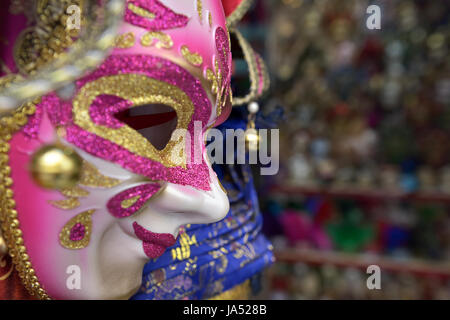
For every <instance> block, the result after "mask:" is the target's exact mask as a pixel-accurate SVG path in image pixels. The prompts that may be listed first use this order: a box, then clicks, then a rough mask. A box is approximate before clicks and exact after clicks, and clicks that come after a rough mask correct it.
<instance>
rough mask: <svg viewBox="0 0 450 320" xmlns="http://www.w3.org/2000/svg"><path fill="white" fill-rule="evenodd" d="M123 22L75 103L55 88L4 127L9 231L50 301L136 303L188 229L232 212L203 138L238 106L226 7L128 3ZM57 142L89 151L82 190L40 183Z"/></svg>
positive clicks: (212, 0) (21, 261) (215, 0)
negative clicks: (145, 274) (154, 267)
mask: <svg viewBox="0 0 450 320" xmlns="http://www.w3.org/2000/svg"><path fill="white" fill-rule="evenodd" d="M123 19H124V20H123V24H122V26H121V28H120V33H119V35H118V36H117V39H116V45H115V48H114V50H113V52H112V53H111V54H110V55H109V56H108V57H107V58H106V60H105V61H104V62H103V63H102V64H101V65H100V66H99V67H98V68H96V69H95V70H94V71H93V72H90V73H89V74H88V75H86V76H84V77H83V78H81V79H78V80H77V81H76V82H75V83H74V86H73V88H70V89H71V93H70V95H69V96H70V97H69V98H67V97H66V98H61V97H60V95H61V94H58V93H56V92H52V93H50V94H47V95H45V96H43V97H41V98H40V99H38V100H37V101H35V102H34V103H29V104H27V105H26V106H25V107H24V108H22V109H21V110H20V111H18V112H17V113H16V114H15V115H14V117H16V118H17V119H19V118H21V117H22V118H23V120H22V124H23V126H20V127H18V128H13V127H10V132H6V131H5V130H6V129H5V130H4V131H3V132H2V141H3V142H2V152H3V153H2V158H1V160H0V161H3V162H2V167H3V169H2V173H3V175H4V176H5V178H4V180H3V185H4V186H3V187H2V188H3V189H2V192H3V194H2V197H4V198H3V200H2V207H1V210H2V223H3V224H2V226H3V231H4V234H5V236H6V238H7V240H8V241H7V242H8V244H9V248H10V253H11V254H12V255H13V256H14V257H13V259H14V262H15V264H16V266H17V269H18V270H19V272H20V273H21V275H22V276H23V278H24V282H25V284H26V285H27V287H28V289H29V291H30V292H31V293H33V294H35V295H37V296H39V297H41V298H48V297H52V298H95V299H101V298H127V297H129V296H130V295H131V294H133V292H134V291H135V290H136V289H137V288H138V286H139V285H140V281H141V270H142V267H143V266H144V264H145V263H146V261H147V260H148V259H149V258H157V257H159V256H160V255H161V254H162V253H163V252H164V250H165V249H166V248H167V247H170V246H171V245H173V244H174V242H175V238H176V237H177V234H178V229H179V227H180V226H182V225H184V224H189V223H211V222H214V221H218V220H220V219H222V218H223V217H224V216H225V215H226V213H227V212H228V206H229V205H228V200H227V197H226V195H225V194H224V192H223V191H222V188H221V186H220V183H219V182H218V180H217V177H216V175H215V173H214V172H213V171H212V169H211V166H210V164H209V163H208V160H207V158H206V151H205V144H204V141H205V137H204V134H205V131H206V130H207V129H208V128H209V127H211V126H214V125H216V124H218V123H220V122H222V121H223V120H225V119H226V118H227V116H228V114H229V112H230V107H231V91H230V76H231V53H230V42H229V35H228V31H227V28H226V20H225V15H224V12H223V7H222V3H221V2H220V1H219V0H128V1H127V2H126V11H125V14H124V18H123ZM27 117H28V120H27ZM17 119H16V120H17ZM19 120H20V119H19ZM177 129H179V130H177ZM180 130H181V131H180ZM174 132H187V135H189V136H190V139H183V136H175V135H174ZM49 144H50V145H52V144H53V145H54V144H58V145H64V146H67V147H69V148H71V149H72V150H74V151H75V152H76V153H77V154H78V155H79V156H80V157H81V160H82V164H81V165H82V169H81V176H80V177H79V180H78V182H77V184H76V185H75V186H73V187H70V188H65V189H61V190H58V191H55V190H48V189H44V188H43V187H41V186H40V185H38V184H37V183H36V182H35V181H34V180H33V178H32V175H31V174H30V170H29V168H30V166H31V161H32V158H33V154H35V153H36V152H37V151H38V150H40V149H41V148H42V147H43V146H45V145H49ZM6 145H9V150H8V147H6ZM180 145H181V148H180ZM186 150H188V151H189V152H187V154H191V155H192V156H191V157H189V156H186V152H185V151H186ZM198 155H200V156H198ZM48 157H49V159H47V160H48V161H53V160H55V157H56V158H57V157H58V155H55V154H53V158H52V154H51V153H50V155H48ZM6 176H7V177H6ZM6 226H8V227H6ZM70 270H78V271H79V274H80V279H81V280H80V285H79V288H78V286H77V285H72V286H71V285H70V281H72V280H70V279H71V278H70V277H71V276H74V274H73V275H72V274H71V273H70ZM78 271H77V272H78ZM75 282H76V281H75ZM74 287H75V288H74Z"/></svg>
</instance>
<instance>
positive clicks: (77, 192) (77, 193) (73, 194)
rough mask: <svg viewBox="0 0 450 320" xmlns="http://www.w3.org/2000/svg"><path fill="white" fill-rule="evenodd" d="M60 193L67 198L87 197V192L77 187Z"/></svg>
mask: <svg viewBox="0 0 450 320" xmlns="http://www.w3.org/2000/svg"><path fill="white" fill-rule="evenodd" d="M60 192H61V193H62V194H63V195H64V196H66V197H69V198H78V197H87V196H88V195H89V191H87V190H84V189H83V188H80V187H79V186H75V187H72V188H66V189H62V190H61V191H60Z"/></svg>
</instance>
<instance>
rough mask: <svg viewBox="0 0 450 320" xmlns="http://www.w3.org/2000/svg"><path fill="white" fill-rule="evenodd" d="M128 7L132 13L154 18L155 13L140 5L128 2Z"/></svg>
mask: <svg viewBox="0 0 450 320" xmlns="http://www.w3.org/2000/svg"><path fill="white" fill-rule="evenodd" d="M128 9H130V10H131V12H133V13H134V14H137V15H138V16H141V17H143V18H148V19H155V14H154V13H153V12H150V11H147V10H145V9H143V8H141V7H138V6H136V5H134V4H133V3H129V4H128Z"/></svg>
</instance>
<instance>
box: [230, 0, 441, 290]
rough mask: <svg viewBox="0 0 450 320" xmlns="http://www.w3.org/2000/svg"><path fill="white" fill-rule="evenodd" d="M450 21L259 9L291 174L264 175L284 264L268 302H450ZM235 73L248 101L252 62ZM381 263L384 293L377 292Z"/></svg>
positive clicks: (410, 13) (275, 4) (420, 6)
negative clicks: (373, 22) (373, 24)
mask: <svg viewBox="0 0 450 320" xmlns="http://www.w3.org/2000/svg"><path fill="white" fill-rule="evenodd" d="M370 4H376V5H379V6H380V8H381V29H380V30H369V29H368V28H367V27H366V20H367V18H368V16H369V15H368V14H367V13H366V9H367V7H368V6H369V5H370ZM449 12H450V2H449V1H426V0H417V1H413V0H408V1H406V0H405V1H401V0H389V1H388V0H386V1H366V0H346V1H339V0H326V1H325V0H321V1H317V0H316V1H313V0H259V1H256V3H255V5H254V6H253V8H252V10H251V11H250V12H249V14H248V15H247V16H246V18H245V19H244V20H243V21H242V23H241V24H240V27H239V29H240V30H241V32H242V33H243V34H244V35H245V37H246V38H247V39H249V40H250V42H251V43H252V45H253V47H254V48H255V50H256V51H258V52H259V53H261V54H262V55H263V56H264V58H265V60H266V62H267V64H268V67H269V72H270V76H271V82H272V86H271V89H270V92H269V93H268V94H267V95H266V97H265V98H264V99H263V100H262V101H261V102H260V105H261V109H262V112H263V113H264V114H266V115H268V114H271V113H272V114H277V110H279V109H278V108H280V107H282V108H283V109H284V115H283V117H282V118H281V121H279V122H278V125H277V127H278V128H280V157H281V168H280V172H279V174H278V175H276V176H265V177H259V178H258V179H257V180H258V189H259V194H260V205H261V209H262V212H263V214H264V219H265V223H264V233H265V234H266V235H267V236H269V238H270V239H271V240H272V242H273V244H274V248H275V254H276V257H277V262H276V263H275V264H274V265H273V266H272V267H271V268H270V270H268V272H267V276H266V277H265V282H266V283H265V286H264V291H263V293H262V295H261V296H260V297H262V298H268V299H450V58H449V55H448V53H449V52H448V51H449V50H448V44H449V36H450V28H449ZM234 67H235V81H234V83H235V84H234V86H235V88H234V89H235V90H234V91H237V92H239V91H242V92H245V91H246V90H247V89H248V87H249V84H248V77H247V69H246V64H245V62H244V61H242V60H237V61H236V64H235V66H234ZM269 118H270V116H269ZM279 120H280V119H279ZM256 172H258V171H256ZM371 264H375V265H378V266H379V267H380V268H381V290H369V289H368V288H367V286H366V280H367V278H368V276H369V275H368V274H367V273H366V268H367V266H368V265H371Z"/></svg>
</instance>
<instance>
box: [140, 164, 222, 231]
mask: <svg viewBox="0 0 450 320" xmlns="http://www.w3.org/2000/svg"><path fill="white" fill-rule="evenodd" d="M210 177H211V183H210V187H211V190H208V191H204V190H199V189H196V188H194V187H191V186H183V185H178V184H173V183H165V184H164V185H162V190H160V192H159V193H158V194H157V195H155V197H154V198H152V199H151V200H150V202H149V204H148V206H147V208H146V209H145V210H144V211H143V212H142V213H141V214H139V215H137V216H135V217H133V218H134V220H135V221H136V222H137V223H139V224H140V225H142V226H144V227H148V229H150V230H151V231H153V232H158V233H172V234H173V235H176V234H177V233H178V228H179V227H180V226H182V225H186V224H208V223H213V222H217V221H220V220H222V219H223V218H225V216H226V215H227V213H228V211H229V208H230V204H229V201H228V197H227V195H226V193H225V191H224V190H223V188H222V186H221V185H220V182H219V180H218V179H217V175H216V174H215V172H214V171H212V170H210Z"/></svg>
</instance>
